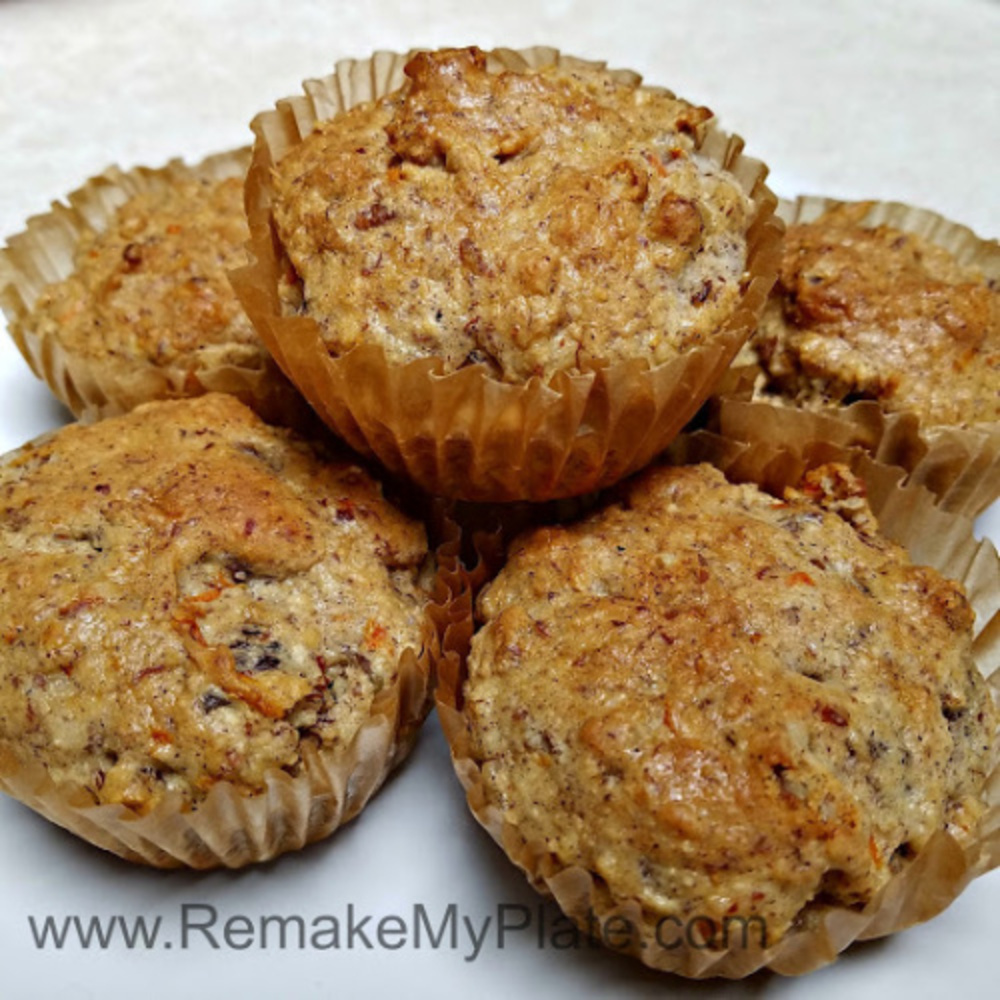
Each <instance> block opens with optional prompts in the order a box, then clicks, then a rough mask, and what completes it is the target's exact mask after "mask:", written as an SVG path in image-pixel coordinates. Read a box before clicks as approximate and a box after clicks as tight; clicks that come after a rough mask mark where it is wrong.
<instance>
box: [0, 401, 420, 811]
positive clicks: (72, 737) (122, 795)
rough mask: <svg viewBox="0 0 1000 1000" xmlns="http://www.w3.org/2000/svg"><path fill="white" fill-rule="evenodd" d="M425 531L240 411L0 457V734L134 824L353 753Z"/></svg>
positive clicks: (338, 466)
mask: <svg viewBox="0 0 1000 1000" xmlns="http://www.w3.org/2000/svg"><path fill="white" fill-rule="evenodd" d="M426 555H427V546H426V540H425V536H424V531H423V528H422V527H421V526H420V525H418V524H416V523H415V522H412V521H410V520H408V519H407V518H405V517H404V516H403V515H402V514H400V513H399V512H398V511H396V510H395V509H394V508H393V507H391V506H390V505H389V504H388V503H387V502H386V501H385V500H384V499H383V498H382V496H381V493H380V490H379V487H378V486H377V484H376V483H375V482H374V481H373V480H372V479H371V478H370V477H369V476H368V475H367V474H366V473H364V472H363V471H362V470H361V469H359V468H358V467H356V466H354V465H352V464H350V463H347V462H344V461H342V460H336V459H331V458H330V456H328V455H326V454H324V452H323V450H322V449H321V448H319V447H313V446H311V445H309V444H307V443H305V442H303V441H301V440H300V439H298V438H296V437H294V436H292V435H290V434H287V433H285V432H281V431H277V430H274V429H271V428H268V427H266V426H265V425H264V424H263V423H261V422H260V421H259V420H258V419H257V418H256V417H254V415H253V414H252V413H251V412H250V411H249V410H248V409H246V408H245V407H244V406H242V404H240V403H238V402H237V401H236V400H235V399H233V398H231V397H228V396H222V395H208V396H204V397H201V398H199V399H197V400H189V401H179V402H171V403H154V404H148V405H146V406H142V407H140V408H138V409H137V410H135V411H133V413H131V414H129V415H128V416H125V417H121V418H117V419H113V420H108V421H103V422H101V423H98V424H96V425H93V426H91V427H80V426H71V427H67V428H65V429H63V430H61V431H59V432H58V433H56V434H55V435H53V436H52V437H51V438H49V439H47V440H44V441H43V442H41V443H39V444H36V445H31V446H28V448H27V449H25V450H24V451H23V452H21V453H17V454H15V456H13V457H11V458H9V459H8V460H7V462H6V463H4V464H3V465H2V467H0V739H2V740H3V742H4V743H5V744H6V745H7V746H9V747H13V748H14V749H15V750H16V752H17V753H18V754H19V755H21V756H22V758H25V759H35V760H37V761H39V762H41V763H42V764H43V765H44V766H45V767H46V769H47V770H48V773H49V775H50V776H51V777H52V778H53V780H55V781H56V782H63V781H65V782H73V783H78V784H79V785H82V786H83V787H84V788H86V789H87V790H88V791H89V792H90V793H91V794H92V795H93V797H94V800H95V802H101V803H103V802H122V803H124V804H126V805H128V806H130V807H132V808H134V809H136V810H138V811H140V812H142V811H148V810H149V809H151V808H152V807H153V806H154V805H155V804H156V803H157V802H158V801H159V800H160V799H161V798H162V797H163V795H164V794H165V793H166V792H167V791H175V792H179V793H180V794H181V795H182V797H183V799H184V800H185V801H186V802H189V803H193V804H197V802H198V801H199V800H200V799H202V798H203V797H204V796H205V795H206V794H207V793H208V791H209V790H210V789H211V787H212V786H213V785H214V784H215V783H216V782H219V781H223V780H225V781H229V782H232V783H233V784H234V785H235V786H236V787H237V788H238V789H239V790H241V791H244V792H245V793H247V794H251V793H254V792H259V791H261V790H262V789H263V788H264V783H265V779H266V776H267V774H268V772H269V771H271V770H273V769H284V770H285V771H287V772H289V773H291V774H293V775H295V774H297V773H298V772H299V770H300V769H301V767H302V766H303V763H304V760H305V759H306V757H307V756H308V755H309V754H310V753H313V752H315V751H317V750H321V749H325V748H330V747H338V746H347V745H349V744H350V742H351V740H352V739H353V737H354V735H355V733H356V732H357V731H358V729H359V727H360V726H361V725H362V723H363V722H364V721H365V719H366V718H367V717H368V714H369V710H370V708H371V705H372V701H373V699H374V697H375V696H376V695H377V693H378V692H379V691H380V690H381V689H382V688H384V687H386V686H387V685H389V684H391V683H393V681H394V680H395V678H396V676H397V671H398V669H399V661H400V657H401V655H402V654H403V651H404V650H405V649H407V648H408V647H409V648H411V649H413V650H414V652H415V653H419V652H420V650H421V648H422V646H423V643H424V640H425V637H426V631H425V619H424V607H425V604H426V594H425V592H424V590H423V588H422V586H421V584H420V580H419V575H420V572H421V567H422V564H423V563H424V560H425V557H426Z"/></svg>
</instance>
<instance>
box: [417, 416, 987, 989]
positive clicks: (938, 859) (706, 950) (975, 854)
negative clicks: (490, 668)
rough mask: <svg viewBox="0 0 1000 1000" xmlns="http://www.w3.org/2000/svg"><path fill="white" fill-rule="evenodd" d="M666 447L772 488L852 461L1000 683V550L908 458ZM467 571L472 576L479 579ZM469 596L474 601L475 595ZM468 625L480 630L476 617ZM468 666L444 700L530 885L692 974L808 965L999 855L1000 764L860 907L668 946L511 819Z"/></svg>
mask: <svg viewBox="0 0 1000 1000" xmlns="http://www.w3.org/2000/svg"><path fill="white" fill-rule="evenodd" d="M669 459H670V460H671V461H674V462H677V463H683V462H688V463H693V462H701V461H708V462H711V463H712V464H713V465H715V466H717V467H718V468H720V469H722V470H723V471H724V472H725V473H726V475H727V476H728V477H729V478H731V479H733V480H735V481H747V482H756V483H760V484H762V485H764V486H765V487H766V488H768V489H771V490H779V489H781V488H782V487H783V486H785V485H789V484H793V483H796V482H798V480H799V479H800V477H801V475H802V473H803V472H804V471H805V470H806V469H807V468H810V467H813V466H815V465H817V464H821V463H823V462H826V461H834V460H836V461H843V462H845V463H846V464H848V465H850V466H851V467H852V468H853V469H854V470H855V471H856V472H857V473H858V474H860V475H861V476H862V477H863V478H864V480H865V482H866V484H867V487H868V494H869V500H870V502H871V505H872V508H873V510H874V512H875V514H876V516H877V517H878V520H879V524H880V526H881V529H882V531H883V532H884V533H885V534H886V535H887V536H888V537H890V538H892V539H894V540H895V541H897V542H899V543H900V544H902V545H904V546H905V547H906V548H907V550H908V551H909V553H910V556H911V558H912V559H913V561H914V562H917V563H922V564H929V565H931V566H933V567H935V568H936V569H938V570H939V571H940V572H941V573H943V574H944V575H945V576H948V577H951V578H953V579H956V580H959V581H960V582H961V583H962V584H963V586H964V587H965V589H966V592H967V594H968V597H969V600H970V602H971V604H972V606H973V608H974V609H975V612H976V624H975V630H974V633H975V640H974V647H973V652H974V656H975V661H976V665H977V666H978V668H979V669H980V671H982V673H983V674H984V675H985V676H987V677H989V678H990V681H991V687H992V689H993V690H994V692H996V691H997V690H998V689H1000V560H998V557H997V553H996V551H995V549H994V548H993V546H992V545H991V544H990V543H989V542H988V541H983V542H977V541H976V540H975V538H974V537H973V533H972V522H971V521H970V520H969V519H967V518H963V517H961V516H958V515H955V514H953V513H950V512H947V511H944V510H942V509H941V508H940V507H939V506H937V504H936V498H935V497H934V496H933V495H932V494H931V493H930V492H928V491H927V490H926V489H923V488H922V487H916V486H912V485H904V484H903V483H902V478H903V475H904V474H903V472H902V470H900V469H898V468H893V467H889V466H885V465H883V464H881V463H879V462H876V461H874V460H873V459H872V458H871V457H870V456H869V455H867V454H866V453H865V452H863V451H861V450H860V449H844V448H840V447H837V446H835V445H832V444H831V443H829V442H826V441H818V442H814V445H813V446H812V447H809V448H804V449H802V450H801V451H800V452H799V453H798V454H793V453H791V452H789V451H787V450H784V449H783V448H782V447H781V446H780V445H778V444H776V443H774V442H757V443H755V444H747V443H744V442H738V441H733V440H731V439H725V438H721V437H719V436H717V435H715V434H711V433H709V432H706V431H699V432H697V433H696V434H693V435H684V436H682V437H681V438H679V439H678V441H677V442H676V443H675V444H674V446H673V447H672V448H671V449H670V452H669ZM465 582H466V586H467V587H468V586H472V585H473V584H474V583H477V582H478V581H472V580H471V579H467V580H466V581H465ZM467 606H468V608H469V610H470V613H471V601H469V602H468V604H467ZM468 631H469V632H471V631H472V627H471V625H470V627H469V630H468ZM465 671H466V667H465V663H464V660H452V661H450V662H449V663H448V664H446V665H444V666H443V669H442V671H441V675H440V678H439V683H438V687H437V707H438V715H439V718H440V719H441V723H442V727H443V729H444V732H445V735H446V737H447V739H448V743H449V745H450V747H451V753H452V760H453V763H454V766H455V770H456V773H457V774H458V777H459V779H460V780H461V782H462V784H463V786H464V788H465V790H466V795H467V799H468V802H469V806H470V808H471V810H472V812H473V814H474V815H475V816H476V818H477V819H478V820H479V822H480V823H481V824H482V825H483V826H484V827H485V829H486V830H487V831H488V832H489V833H490V835H491V836H492V837H493V839H494V840H495V841H496V842H497V843H498V844H499V845H500V846H501V848H502V849H503V850H504V851H505V853H506V854H507V855H508V857H509V858H510V859H511V860H512V861H513V862H514V864H516V865H517V866H518V867H519V868H520V869H521V870H522V871H523V872H524V873H525V874H526V875H527V877H528V879H529V881H530V882H531V883H532V885H533V886H534V887H535V888H536V889H538V890H539V891H540V892H542V893H543V894H544V895H548V896H552V897H554V898H555V900H556V902H557V903H558V904H559V906H560V907H561V908H562V910H563V911H564V912H565V913H566V914H567V915H568V916H569V917H570V918H571V919H572V920H573V921H574V922H575V923H576V924H577V926H579V927H580V928H581V929H584V930H586V929H587V928H593V927H594V926H600V927H607V926H609V925H608V921H609V920H611V919H612V918H614V917H621V918H624V919H625V920H627V921H628V924H627V925H625V926H628V927H630V928H631V929H633V932H632V933H631V934H630V935H628V940H629V945H628V947H627V949H623V950H625V951H626V952H627V953H628V954H631V955H632V956H634V957H636V958H638V959H639V960H640V961H642V962H643V963H644V964H646V965H648V966H651V967H653V968H656V969H660V970H663V971H669V972H673V973H677V974H680V975H683V976H688V977H692V978H707V977H713V976H718V977H725V978H731V979H737V978H742V977H745V976H748V975H750V974H752V973H753V972H755V971H757V970H758V969H762V968H767V969H771V970H773V971H775V972H778V973H781V974H784V975H799V974H803V973H806V972H810V971H812V970H814V969H818V968H820V967H821V966H823V965H826V964H828V963H830V962H832V961H833V960H834V959H835V958H836V957H837V955H838V954H839V953H840V952H841V951H843V950H844V949H845V948H846V947H847V946H848V945H850V944H851V943H852V942H853V941H858V940H867V939H871V938H877V937H881V936H884V935H887V934H891V933H894V932H896V931H899V930H902V929H904V928H906V927H909V926H911V925H913V924H916V923H919V922H921V921H924V920H927V919H929V918H931V917H933V916H934V915H936V914H937V913H939V912H940V911H941V910H943V909H944V908H945V907H946V906H948V904H949V903H950V902H952V901H953V900H954V899H955V898H956V897H957V896H958V895H959V894H960V893H961V891H962V890H963V889H964V888H965V886H966V885H967V884H968V883H969V882H970V881H971V880H972V879H973V878H975V877H977V876H979V875H982V874H984V873H985V872H987V871H990V870H991V869H993V868H995V867H997V866H998V865H1000V768H997V767H996V766H994V768H993V770H992V772H991V774H990V777H989V779H988V781H987V784H986V787H985V788H984V791H983V795H984V797H985V799H986V802H987V812H986V814H985V815H984V818H983V820H982V822H981V824H980V827H979V829H978V830H977V831H976V833H975V835H974V837H973V838H970V839H969V840H968V841H967V842H959V840H958V839H956V838H954V837H952V836H951V835H950V834H948V833H946V832H944V831H941V832H940V833H938V834H936V835H935V836H934V837H933V838H932V839H931V840H930V841H929V842H928V843H927V844H926V845H925V847H924V848H923V849H922V850H921V851H920V852H919V853H918V854H917V856H916V857H914V858H913V859H912V860H911V861H910V862H909V863H908V864H907V866H906V867H905V868H904V869H903V870H902V871H901V872H900V873H899V874H897V875H896V876H894V877H893V878H892V879H891V881H890V882H889V883H888V884H887V885H886V886H885V888H884V889H883V891H881V892H880V893H879V894H878V896H877V897H876V898H874V899H873V900H872V901H871V902H870V903H869V904H868V905H867V906H866V907H865V908H864V909H863V910H851V909H846V908H842V907H831V906H826V907H823V906H819V905H817V906H815V907H811V908H810V909H809V910H808V911H807V912H806V914H805V915H804V919H803V921H802V922H801V923H800V924H799V925H797V926H796V927H795V928H793V929H792V930H790V931H789V932H788V933H787V934H786V935H785V936H784V937H783V938H782V939H781V940H780V941H778V942H776V943H773V944H770V945H769V946H767V947H762V942H761V941H760V940H758V939H757V938H759V935H755V934H753V933H750V934H749V935H748V940H747V941H744V940H743V939H742V938H741V936H740V935H738V934H736V935H733V937H734V938H735V939H736V940H735V943H733V944H732V945H731V946H730V947H728V948H727V949H719V948H712V947H709V946H708V943H707V942H706V941H701V942H698V941H695V942H694V943H693V944H692V943H691V942H689V941H687V940H684V941H680V942H678V943H677V946H676V947H670V948H667V947H664V946H663V945H662V944H661V943H660V942H659V941H658V940H657V936H656V923H657V920H658V919H659V917H660V916H661V915H660V914H656V913H651V912H648V911H644V910H643V908H642V906H641V905H640V903H639V902H638V900H635V899H631V900H621V899H615V898H613V897H612V895H611V893H610V892H609V890H608V888H607V886H606V884H605V883H604V882H603V881H602V880H601V879H599V878H597V877H595V876H594V875H593V874H592V873H591V872H589V871H587V870H584V869H582V868H580V867H573V866H567V865H566V864H564V863H562V862H560V861H559V859H558V858H556V857H555V856H554V855H552V854H551V853H549V852H548V851H547V850H546V849H545V846H544V845H541V844H533V843H529V842H528V841H527V840H526V839H525V838H524V837H523V836H522V835H521V833H520V831H519V830H518V829H517V827H516V826H514V825H512V824H510V823H507V822H506V821H505V820H504V818H503V814H502V811H501V810H500V809H499V808H498V806H497V805H496V804H495V803H494V802H492V801H491V800H490V798H489V796H488V793H487V791H486V787H485V784H484V782H483V780H482V772H481V762H480V761H478V760H476V759H474V758H473V755H472V750H471V747H472V743H471V739H470V734H469V731H468V728H467V724H466V719H465V717H464V715H463V713H462V694H461V692H462V686H463V684H464V680H465V676H466V674H465ZM994 697H996V694H994ZM996 735H997V734H994V739H996ZM994 761H995V758H994ZM619 926H621V925H619ZM751 930H752V928H751ZM665 943H667V944H671V945H672V944H673V942H672V941H670V942H665Z"/></svg>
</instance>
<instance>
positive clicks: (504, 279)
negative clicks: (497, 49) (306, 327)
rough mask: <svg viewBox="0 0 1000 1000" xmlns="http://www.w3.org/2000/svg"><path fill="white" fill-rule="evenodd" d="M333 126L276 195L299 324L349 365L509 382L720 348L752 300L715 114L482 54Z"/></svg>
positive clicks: (301, 154) (741, 220) (601, 75)
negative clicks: (367, 363)
mask: <svg viewBox="0 0 1000 1000" xmlns="http://www.w3.org/2000/svg"><path fill="white" fill-rule="evenodd" d="M406 74H407V76H408V80H407V82H406V84H404V86H403V87H402V88H401V89H400V90H397V91H395V92H393V93H390V94H388V95H387V96H385V97H383V98H381V99H380V100H378V101H376V102H370V103H367V104H362V105H358V106H356V107H354V108H351V109H350V110H348V111H345V112H342V113H341V114H339V115H337V116H336V117H335V118H333V119H330V120H328V121H325V122H320V123H319V124H318V125H317V126H316V128H315V129H314V131H313V132H312V133H311V134H310V135H309V136H307V137H306V138H305V140H304V141H303V142H302V143H301V144H300V145H298V146H297V147H296V148H295V149H293V150H291V151H289V152H288V153H287V154H286V155H285V156H283V157H282V158H281V160H280V161H279V162H278V164H277V165H276V167H275V170H274V176H273V202H272V205H273V215H274V222H275V226H276V230H277V233H278V235H279V238H280V240H281V243H282V245H283V247H284V250H285V252H286V253H287V254H288V257H289V259H290V261H291V263H292V266H293V268H294V272H295V274H294V275H293V276H292V277H293V278H294V280H293V281H289V282H288V283H287V284H286V287H285V289H284V293H283V294H284V299H285V304H286V309H288V310H289V311H301V312H303V313H304V314H306V315H308V316H311V317H312V318H314V319H315V320H316V321H317V322H318V324H319V326H320V329H321V333H322V337H323V340H324V342H325V344H326V346H327V348H328V350H330V352H331V353H333V354H337V355H339V354H343V353H345V352H347V351H349V350H350V348H352V347H353V346H355V345H356V344H359V343H371V342H374V343H378V344H380V345H381V346H382V347H383V348H384V350H385V352H386V355H387V356H388V358H389V359H390V360H391V361H392V362H395V363H403V362H407V361H410V360H413V359H416V358H421V357H428V356H430V357H437V358H440V359H441V360H442V364H443V369H444V370H445V371H454V370H456V369H458V368H461V367H463V366H465V365H469V364H484V365H486V366H487V367H488V369H489V371H490V372H491V374H493V375H494V376H496V377H497V378H500V379H502V380H504V381H507V382H514V383H518V382H524V381H526V380H528V379H530V378H531V377H533V376H540V377H543V378H548V377H550V376H551V375H552V374H553V373H555V372H557V371H566V372H571V373H577V372H581V371H586V370H588V369H590V368H593V367H594V366H595V365H600V364H602V363H613V362H617V361H621V360H626V359H631V358H642V359H647V360H648V361H649V362H650V364H659V363H662V362H665V361H667V360H670V359H671V358H674V357H676V356H677V355H678V354H679V353H681V352H683V351H684V350H686V349H688V348H690V347H693V346H696V345H698V344H701V343H703V342H704V341H705V340H706V339H707V338H708V337H709V336H710V335H711V334H712V333H714V332H715V331H716V330H718V329H719V327H720V326H722V324H723V323H724V321H725V320H726V318H727V317H728V316H730V315H731V314H732V313H733V311H734V310H735V308H736V306H737V304H738V301H739V299H740V297H741V295H742V294H743V292H744V291H745V286H744V281H745V270H746V266H747V240H746V231H747V228H748V226H749V222H750V218H751V215H752V207H753V204H752V202H751V201H750V200H749V199H748V198H747V196H746V195H744V194H743V192H742V189H741V188H740V186H739V184H738V183H737V182H736V180H735V178H733V177H732V176H731V175H729V174H728V173H727V172H726V171H724V170H722V169H721V168H719V167H716V166H714V165H713V164H712V163H710V162H709V161H708V160H707V159H706V158H704V157H702V156H701V155H700V154H699V153H698V152H697V151H696V145H697V143H696V139H697V136H698V135H699V134H700V133H701V131H702V130H703V129H704V127H705V122H706V121H707V119H708V118H710V117H711V112H709V111H708V110H707V109H705V108H699V107H694V106H692V105H690V104H688V103H687V102H685V101H681V100H677V99H674V98H673V97H671V96H669V95H667V94H666V92H664V91H659V90H656V89H654V88H647V87H641V86H637V85H636V83H635V82H634V81H633V82H628V80H624V79H623V78H622V76H621V74H619V75H617V76H616V75H614V74H612V73H609V72H607V71H604V70H599V69H595V68H587V67H583V66H579V67H573V68H567V67H547V68H544V69H539V70H525V71H523V72H515V71H513V70H503V71H501V72H493V71H492V70H491V69H488V68H487V57H486V55H485V54H484V53H482V52H480V51H479V50H477V49H460V50H442V51H439V52H433V53H421V54H418V55H416V56H414V57H413V58H412V59H411V60H410V62H409V63H408V65H407V67H406Z"/></svg>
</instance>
